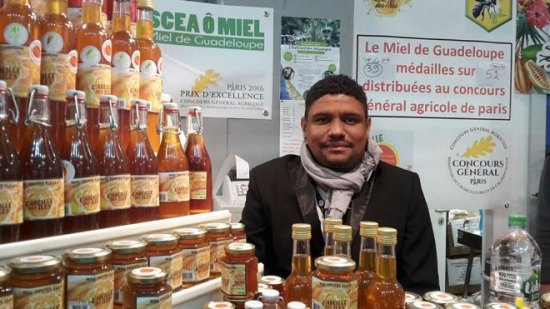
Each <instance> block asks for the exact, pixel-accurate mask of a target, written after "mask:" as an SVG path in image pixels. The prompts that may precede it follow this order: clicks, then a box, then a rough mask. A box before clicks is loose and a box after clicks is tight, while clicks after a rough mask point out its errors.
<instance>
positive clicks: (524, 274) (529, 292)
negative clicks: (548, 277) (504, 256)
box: [489, 258, 541, 308]
mask: <svg viewBox="0 0 550 309" xmlns="http://www.w3.org/2000/svg"><path fill="white" fill-rule="evenodd" d="M499 264H502V262H501V263H498V262H496V261H495V264H493V261H491V268H492V271H491V281H490V288H489V289H490V292H491V295H492V296H494V297H496V298H497V299H499V300H500V301H506V300H507V301H508V302H511V303H514V302H515V299H516V297H517V296H518V295H521V296H523V299H524V301H525V305H526V306H527V307H530V308H534V307H533V306H535V305H536V304H537V303H538V302H539V299H540V268H541V267H540V265H537V266H533V265H531V261H530V260H529V258H527V261H526V263H509V264H508V265H499ZM537 308H538V307H537Z"/></svg>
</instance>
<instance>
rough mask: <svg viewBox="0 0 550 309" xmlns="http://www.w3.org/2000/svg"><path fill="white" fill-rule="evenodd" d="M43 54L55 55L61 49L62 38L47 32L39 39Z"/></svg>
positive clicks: (52, 32) (54, 33)
mask: <svg viewBox="0 0 550 309" xmlns="http://www.w3.org/2000/svg"><path fill="white" fill-rule="evenodd" d="M40 41H41V42H42V48H43V49H44V52H46V53H51V54H57V53H59V52H60V51H61V50H62V49H63V43H64V42H63V38H62V37H61V35H59V33H57V32H54V31H48V32H46V33H44V35H43V36H42V38H41V39H40Z"/></svg>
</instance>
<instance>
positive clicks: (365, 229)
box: [359, 221, 378, 238]
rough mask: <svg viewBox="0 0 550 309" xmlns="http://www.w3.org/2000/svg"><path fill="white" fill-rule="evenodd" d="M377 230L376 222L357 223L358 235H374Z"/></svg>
mask: <svg viewBox="0 0 550 309" xmlns="http://www.w3.org/2000/svg"><path fill="white" fill-rule="evenodd" d="M377 230H378V222H374V221H362V222H361V223H359V235H360V236H362V237H374V238H376V233H377Z"/></svg>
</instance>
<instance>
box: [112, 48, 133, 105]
mask: <svg viewBox="0 0 550 309" xmlns="http://www.w3.org/2000/svg"><path fill="white" fill-rule="evenodd" d="M112 63H113V69H112V70H111V91H112V93H113V95H115V96H117V97H118V99H119V100H121V99H122V100H124V104H123V105H122V106H119V108H121V109H126V110H129V109H130V104H131V100H133V99H137V98H139V51H135V52H134V53H133V55H132V57H130V55H128V53H126V52H123V51H119V52H116V53H115V54H114V56H113V62H112Z"/></svg>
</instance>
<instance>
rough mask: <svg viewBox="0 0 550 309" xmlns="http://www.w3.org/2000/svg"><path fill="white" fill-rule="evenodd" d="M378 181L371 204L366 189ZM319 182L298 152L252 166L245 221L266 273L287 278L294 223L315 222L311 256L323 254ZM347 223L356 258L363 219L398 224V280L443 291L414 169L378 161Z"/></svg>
mask: <svg viewBox="0 0 550 309" xmlns="http://www.w3.org/2000/svg"><path fill="white" fill-rule="evenodd" d="M370 185H374V187H373V191H372V195H371V197H370V201H368V205H367V201H366V200H367V192H368V191H369V187H370ZM316 207H317V206H316V202H315V184H314V182H313V180H312V179H311V178H310V177H309V175H308V174H307V173H306V171H305V170H304V169H303V167H302V164H301V161H300V157H298V156H295V155H287V156H284V157H281V158H277V159H274V160H271V161H269V162H266V163H264V164H261V165H259V166H257V167H255V168H254V169H253V170H252V171H251V175H250V182H249V188H248V194H247V197H246V204H245V207H244V210H243V213H242V220H241V222H242V223H244V225H245V232H246V236H247V241H248V242H250V243H252V244H254V245H255V246H256V255H257V256H258V259H259V260H260V262H262V263H264V266H265V269H264V272H265V274H272V275H278V276H281V277H283V278H286V277H287V276H288V275H289V274H290V271H291V259H292V237H291V230H292V224H293V223H309V224H310V225H311V233H312V239H311V257H312V261H313V260H314V259H315V258H317V257H319V256H322V255H323V248H324V240H323V236H322V233H321V222H320V221H319V217H318V215H317V210H316ZM348 212H350V213H348V215H347V216H346V218H347V220H346V221H347V222H344V223H345V224H348V225H351V226H352V230H353V242H352V255H353V259H354V260H355V261H358V255H359V246H360V241H361V237H360V236H359V222H360V221H376V222H378V224H379V226H380V227H393V228H395V229H397V246H396V255H397V279H398V281H399V282H400V283H401V284H402V285H403V287H404V289H405V291H410V292H416V293H423V292H426V291H431V290H439V281H438V274H437V257H436V247H435V239H434V235H433V230H432V225H431V221H430V215H429V212H428V207H427V205H426V200H425V199H424V195H423V193H422V188H421V186H420V179H419V177H418V175H417V174H416V173H413V172H410V171H406V170H404V169H401V168H398V167H395V166H392V165H389V164H387V163H384V162H380V164H379V165H378V167H377V169H376V170H375V171H374V173H373V175H372V176H371V178H370V179H369V182H366V183H365V185H364V186H363V188H362V190H361V192H360V193H358V194H355V195H354V196H353V198H352V201H351V210H350V211H348Z"/></svg>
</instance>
